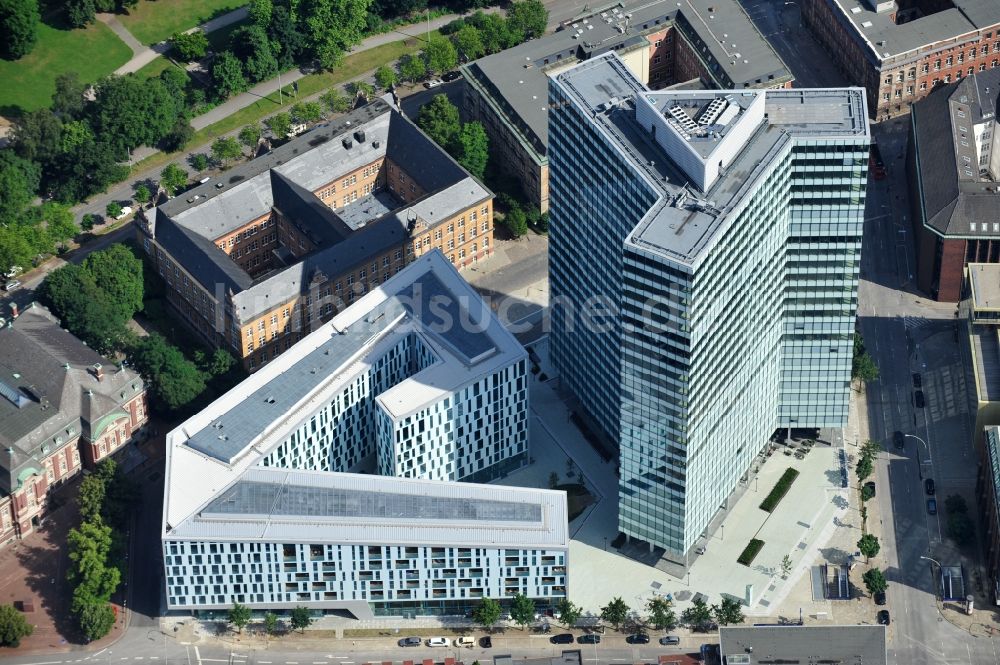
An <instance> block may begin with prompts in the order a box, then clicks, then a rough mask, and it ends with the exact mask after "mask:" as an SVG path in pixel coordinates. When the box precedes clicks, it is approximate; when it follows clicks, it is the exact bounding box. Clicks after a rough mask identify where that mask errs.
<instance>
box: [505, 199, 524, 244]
mask: <svg viewBox="0 0 1000 665" xmlns="http://www.w3.org/2000/svg"><path fill="white" fill-rule="evenodd" d="M503 223H504V226H506V227H507V230H508V231H510V233H511V235H512V236H514V237H515V238H520V237H521V236H523V235H524V234H526V233H527V232H528V218H527V216H526V215H525V214H524V211H523V210H521V207H520V206H519V205H514V206H513V207H511V208H509V209H508V210H507V214H506V215H504V218H503Z"/></svg>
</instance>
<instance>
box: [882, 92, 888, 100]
mask: <svg viewBox="0 0 1000 665" xmlns="http://www.w3.org/2000/svg"><path fill="white" fill-rule="evenodd" d="M882 99H883V100H888V99H889V93H888V92H883V93H882Z"/></svg>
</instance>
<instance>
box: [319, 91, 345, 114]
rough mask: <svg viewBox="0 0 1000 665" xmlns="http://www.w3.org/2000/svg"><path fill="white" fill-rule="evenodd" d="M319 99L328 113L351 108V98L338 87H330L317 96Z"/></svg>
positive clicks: (340, 111)
mask: <svg viewBox="0 0 1000 665" xmlns="http://www.w3.org/2000/svg"><path fill="white" fill-rule="evenodd" d="M319 101H320V102H321V103H322V104H323V106H325V107H326V108H327V110H328V111H330V113H343V112H345V111H347V110H348V109H349V108H351V100H350V99H348V97H347V95H345V94H344V93H343V92H341V90H340V88H330V89H329V90H327V91H326V92H324V93H323V94H322V95H320V96H319Z"/></svg>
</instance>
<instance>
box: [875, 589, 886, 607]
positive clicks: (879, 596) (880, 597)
mask: <svg viewBox="0 0 1000 665" xmlns="http://www.w3.org/2000/svg"><path fill="white" fill-rule="evenodd" d="M875 604H876V605H885V591H879V592H878V593H876V594H875Z"/></svg>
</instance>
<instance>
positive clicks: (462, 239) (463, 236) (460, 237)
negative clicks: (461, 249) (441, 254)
mask: <svg viewBox="0 0 1000 665" xmlns="http://www.w3.org/2000/svg"><path fill="white" fill-rule="evenodd" d="M458 242H459V244H461V243H463V242H465V234H464V233H459V234H458Z"/></svg>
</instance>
